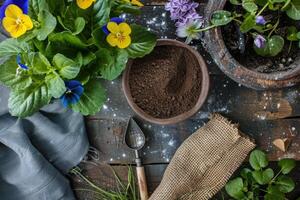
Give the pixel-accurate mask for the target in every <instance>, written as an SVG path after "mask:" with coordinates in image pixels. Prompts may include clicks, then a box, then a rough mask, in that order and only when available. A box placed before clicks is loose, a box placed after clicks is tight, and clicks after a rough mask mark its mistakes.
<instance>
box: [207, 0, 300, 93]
mask: <svg viewBox="0 0 300 200" xmlns="http://www.w3.org/2000/svg"><path fill="white" fill-rule="evenodd" d="M226 2H227V0H221V1H219V2H217V3H215V2H214V3H213V2H212V1H209V2H208V4H207V5H206V9H205V18H206V19H207V20H209V19H210V18H211V15H212V13H213V12H214V11H215V10H219V9H223V8H224V7H225V4H226ZM205 42H206V44H207V46H208V50H209V52H210V54H211V55H214V54H215V53H214V52H213V51H214V50H212V49H211V46H212V45H211V44H212V43H213V46H214V48H216V46H217V48H216V49H222V50H220V52H218V53H219V55H218V56H213V57H214V58H213V59H214V60H215V62H216V63H217V65H218V66H219V68H220V69H221V70H222V71H223V72H224V73H225V74H226V75H228V76H229V77H230V78H232V79H233V80H235V81H237V82H238V83H241V84H243V85H245V86H247V87H251V88H254V89H266V88H270V89H271V88H280V87H287V86H292V85H295V83H297V82H299V81H300V79H299V76H300V65H297V66H296V67H295V68H294V69H291V70H288V71H279V72H273V73H270V74H267V73H261V72H255V71H253V70H250V69H248V68H247V67H245V66H243V65H241V64H240V63H239V62H238V61H237V60H236V59H235V58H234V57H233V56H232V55H231V53H230V52H229V50H228V48H227V46H226V45H225V42H224V39H223V35H222V31H221V28H220V27H218V28H216V29H212V30H209V31H207V32H206V33H205ZM225 57H227V58H228V60H227V61H224V58H225ZM294 64H295V63H294ZM229 65H230V66H229ZM254 80H257V81H256V83H254ZM251 81H252V82H253V83H252V82H251ZM280 84H282V85H283V86H281V85H280Z"/></svg>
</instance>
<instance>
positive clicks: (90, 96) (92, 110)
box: [71, 79, 106, 115]
mask: <svg viewBox="0 0 300 200" xmlns="http://www.w3.org/2000/svg"><path fill="white" fill-rule="evenodd" d="M105 101H106V96H105V90H104V89H103V88H102V86H101V84H100V80H97V79H92V80H90V81H89V82H88V83H87V84H86V85H84V93H83V94H82V96H81V98H80V101H79V102H78V103H76V104H73V105H71V108H72V109H73V110H74V111H75V112H80V113H81V114H83V115H95V114H96V113H97V112H99V111H100V109H101V108H102V106H103V104H104V102H105Z"/></svg>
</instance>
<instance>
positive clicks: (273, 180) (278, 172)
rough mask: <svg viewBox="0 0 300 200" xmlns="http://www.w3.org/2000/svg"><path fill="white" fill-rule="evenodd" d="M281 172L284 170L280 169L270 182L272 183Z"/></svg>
mask: <svg viewBox="0 0 300 200" xmlns="http://www.w3.org/2000/svg"><path fill="white" fill-rule="evenodd" d="M281 172H282V170H280V171H279V172H278V173H277V174H276V176H274V178H273V179H272V180H271V182H270V183H269V184H272V183H273V182H274V181H275V179H276V178H277V177H278V176H279V175H280V174H281Z"/></svg>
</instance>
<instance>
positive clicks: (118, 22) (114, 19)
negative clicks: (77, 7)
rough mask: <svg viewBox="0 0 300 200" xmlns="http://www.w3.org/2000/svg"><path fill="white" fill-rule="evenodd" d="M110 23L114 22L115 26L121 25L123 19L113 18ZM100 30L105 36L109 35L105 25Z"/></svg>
mask: <svg viewBox="0 0 300 200" xmlns="http://www.w3.org/2000/svg"><path fill="white" fill-rule="evenodd" d="M110 22H115V23H117V24H121V23H122V22H124V19H122V18H120V17H113V18H111V19H110ZM102 30H103V32H104V33H105V35H109V34H110V32H109V30H108V29H107V24H106V25H104V26H102Z"/></svg>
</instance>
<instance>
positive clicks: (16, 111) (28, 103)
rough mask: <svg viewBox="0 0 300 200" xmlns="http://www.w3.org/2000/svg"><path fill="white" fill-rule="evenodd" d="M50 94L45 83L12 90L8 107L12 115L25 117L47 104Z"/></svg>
mask: <svg viewBox="0 0 300 200" xmlns="http://www.w3.org/2000/svg"><path fill="white" fill-rule="evenodd" d="M50 100H51V95H50V94H49V92H48V88H47V86H46V85H45V84H42V85H32V86H31V87H29V88H28V89H26V90H23V91H15V90H12V91H11V93H10V97H9V102H8V108H9V111H10V113H11V115H12V116H17V117H22V118H23V117H27V116H30V115H32V114H34V113H35V112H37V111H38V110H39V109H40V108H41V107H43V106H44V105H47V104H49V102H50Z"/></svg>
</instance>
